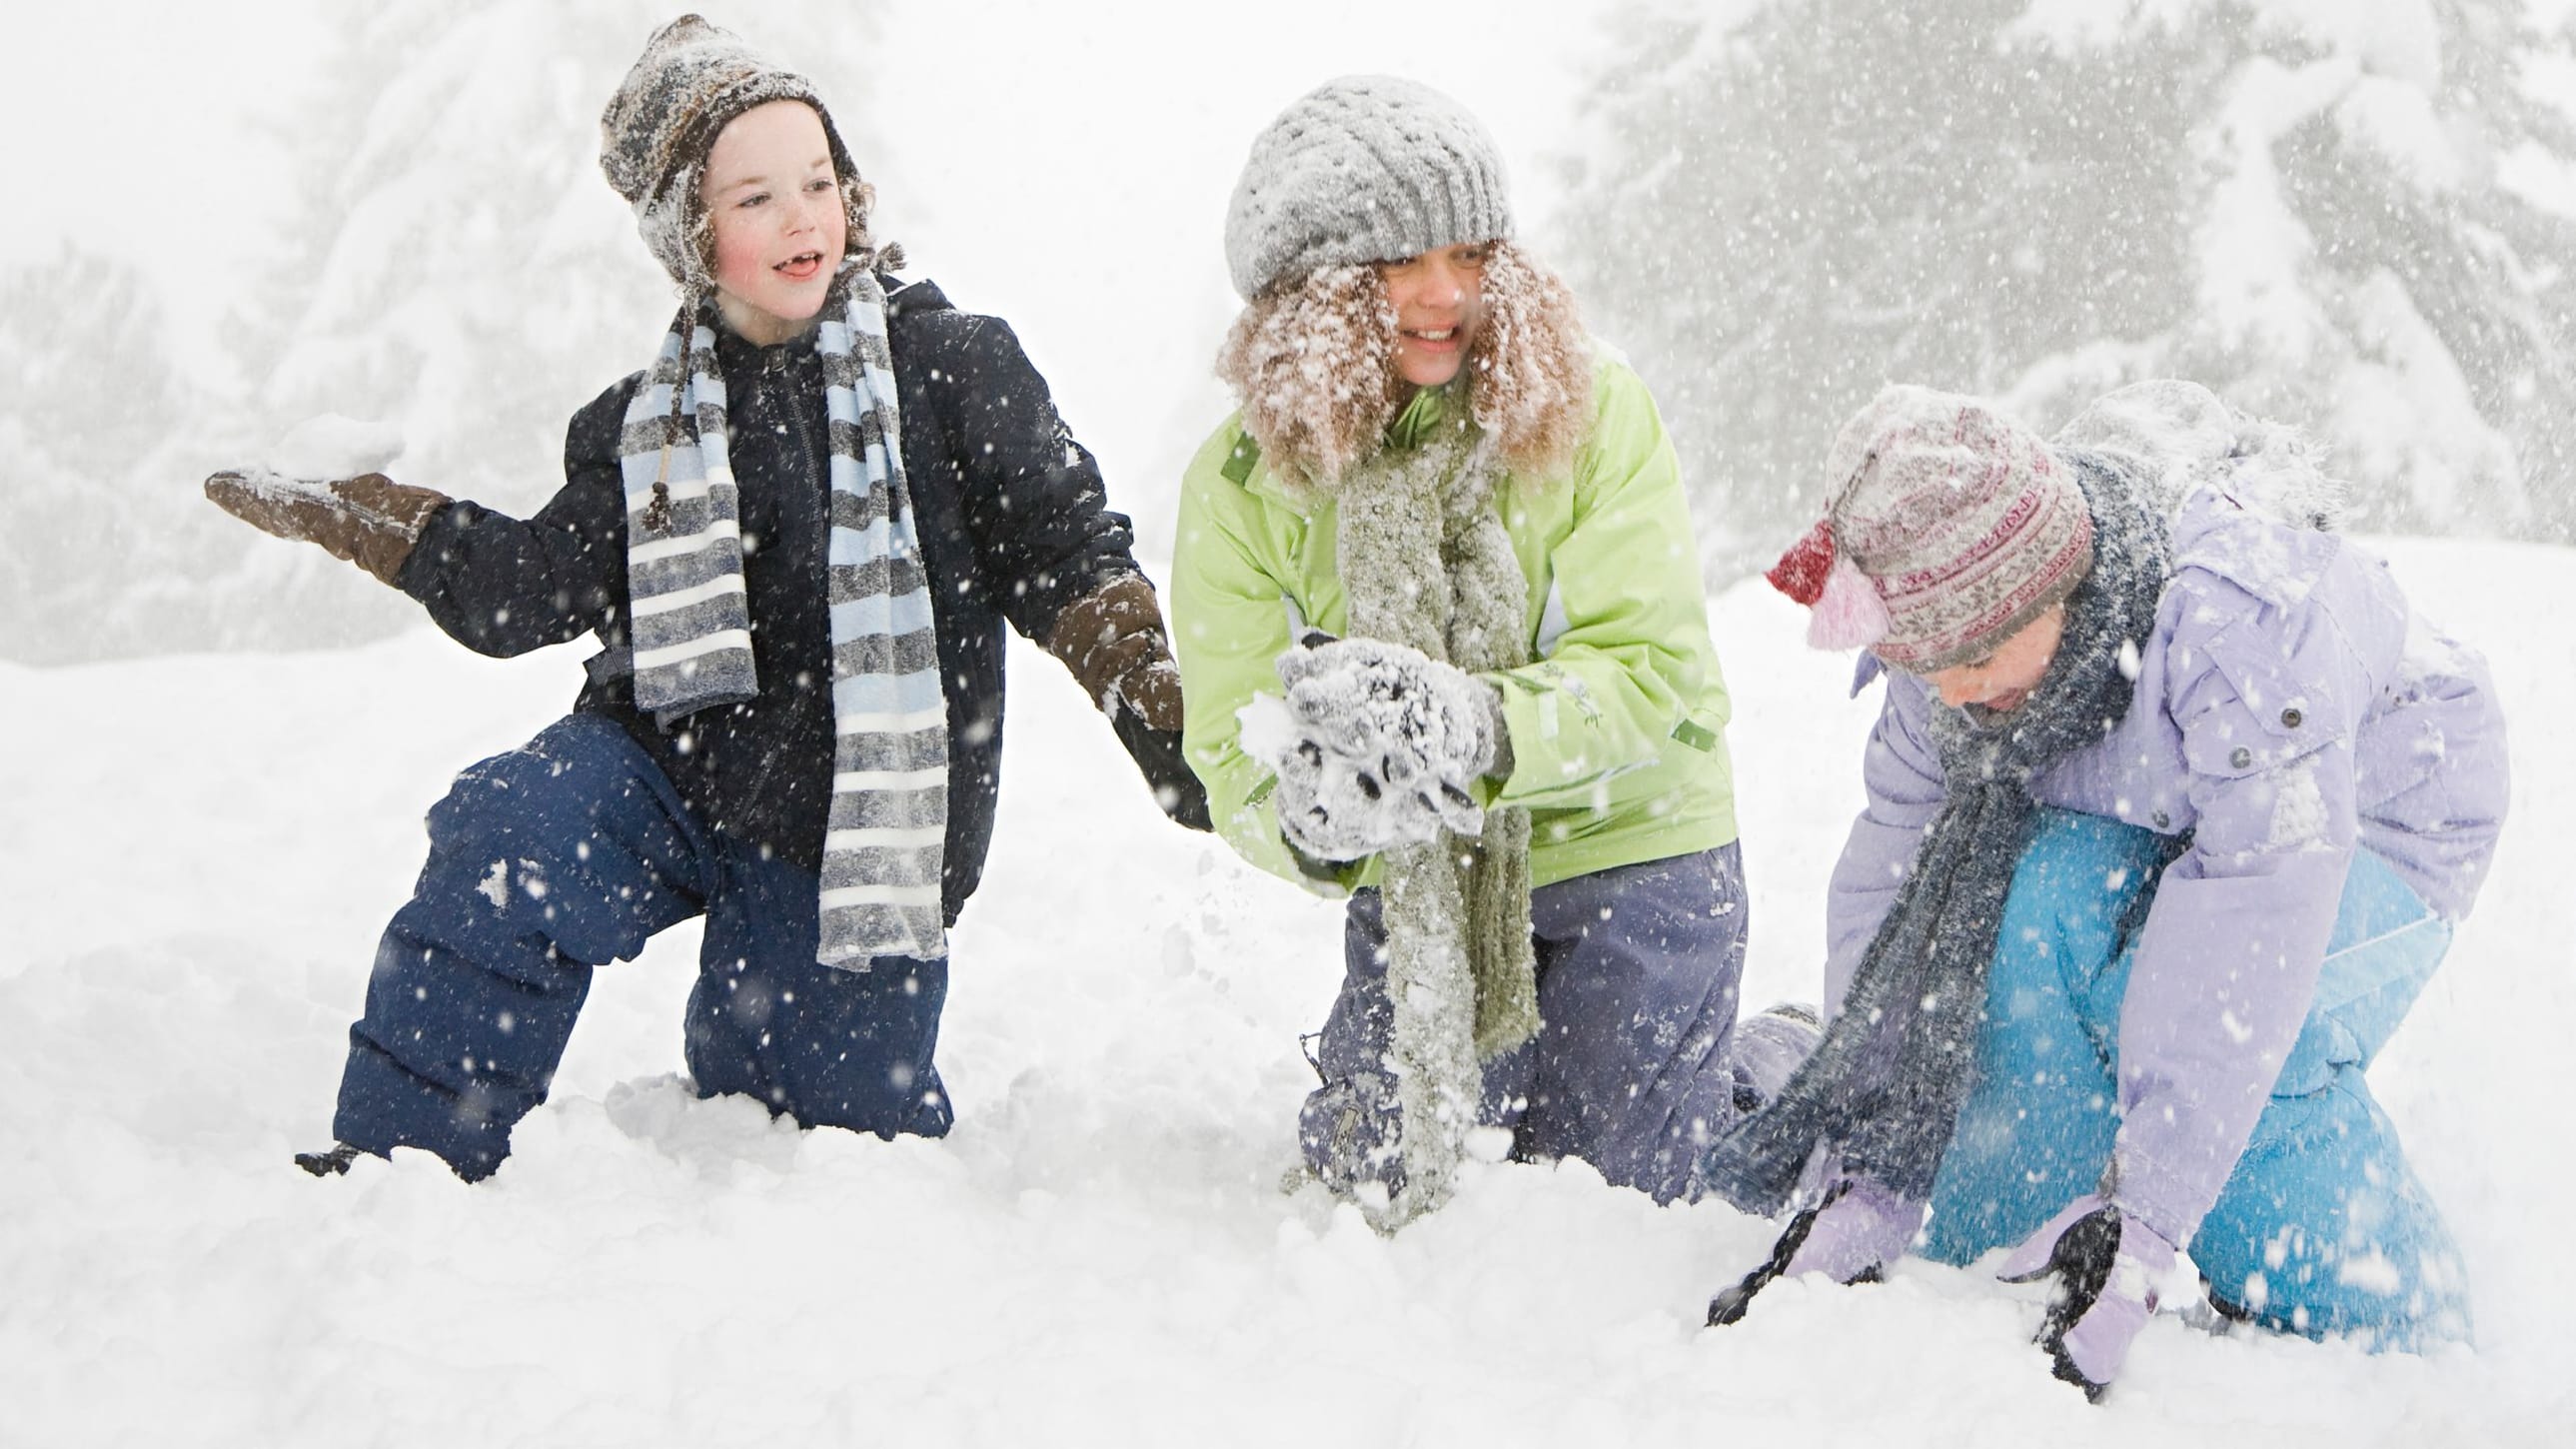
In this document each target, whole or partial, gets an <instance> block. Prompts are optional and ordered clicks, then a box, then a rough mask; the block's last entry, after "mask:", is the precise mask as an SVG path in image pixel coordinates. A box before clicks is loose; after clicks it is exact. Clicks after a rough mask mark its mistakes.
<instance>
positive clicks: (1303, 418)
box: [1216, 241, 1592, 489]
mask: <svg viewBox="0 0 2576 1449" xmlns="http://www.w3.org/2000/svg"><path fill="white" fill-rule="evenodd" d="M1482 292H1483V298H1484V321H1483V323H1482V325H1480V326H1479V327H1478V328H1477V329H1476V335H1475V338H1474V340H1473V341H1472V342H1471V343H1470V344H1469V345H1468V351H1467V366H1466V376H1467V389H1468V409H1469V411H1470V413H1471V414H1472V415H1473V416H1474V417H1475V419H1476V423H1477V425H1478V426H1479V427H1481V428H1483V429H1484V431H1485V434H1486V436H1487V437H1489V438H1491V439H1492V440H1493V444H1494V448H1495V450H1496V452H1497V454H1498V455H1499V456H1500V458H1501V460H1502V462H1503V464H1504V466H1506V467H1508V468H1510V469H1512V470H1513V471H1514V472H1519V473H1525V474H1529V475H1533V476H1545V475H1547V474H1550V473H1553V472H1556V471H1558V470H1559V469H1561V468H1562V467H1563V466H1564V465H1565V464H1566V463H1567V462H1569V461H1571V460H1572V458H1573V456H1574V450H1575V448H1576V447H1577V446H1578V445H1580V444H1581V442H1582V441H1583V435H1584V431H1585V429H1586V427H1587V426H1588V424H1589V423H1590V421H1591V403H1592V354H1591V347H1590V344H1589V342H1588V341H1587V339H1586V337H1585V335H1584V331H1583V322H1582V318H1581V316H1580V315H1579V314H1578V313H1577V312H1576V310H1575V305H1574V294H1573V293H1572V292H1571V291H1569V290H1567V288H1566V285H1565V283H1564V282H1563V281H1562V280H1561V279H1559V278H1558V277H1557V275H1556V274H1555V273H1554V272H1551V271H1549V270H1548V269H1547V268H1546V267H1545V266H1543V265H1541V264H1540V263H1539V262H1538V260H1537V259H1536V258H1534V257H1532V256H1531V255H1530V254H1529V253H1528V252H1526V251H1523V250H1522V249H1521V248H1520V247H1518V246H1516V245H1514V244H1513V243H1511V242H1508V241H1500V242H1496V243H1495V244H1494V248H1493V251H1492V253H1491V255H1489V256H1488V257H1487V258H1486V261H1485V269H1484V276H1483V286H1482ZM1395 336H1396V317H1395V307H1394V305H1393V304H1392V303H1390V302H1389V301H1388V300H1387V295H1386V285H1385V282H1384V280H1383V279H1382V278H1381V277H1380V275H1379V271H1378V268H1377V267H1375V266H1373V265H1361V266H1341V267H1319V268H1317V269H1315V270H1314V271H1311V272H1308V273H1306V274H1305V275H1304V276H1302V277H1299V278H1296V279H1295V280H1293V281H1290V282H1288V283H1286V284H1284V285H1281V286H1277V287H1274V288H1272V289H1271V290H1269V291H1267V292H1264V293H1262V294H1261V295H1260V296H1259V297H1257V298H1255V299H1254V300H1253V301H1252V302H1251V303H1249V304H1247V305H1246V306H1245V307H1244V309H1243V312H1242V314H1241V315H1239V316H1237V317H1236V318H1235V319H1234V325H1233V326H1232V327H1230V328H1228V329H1227V331H1226V337H1225V345H1224V347H1223V348H1221V349H1220V350H1219V351H1218V353H1217V359H1216V374H1217V376H1218V377H1219V378H1221V379H1223V380H1224V382H1225V384H1226V385H1227V386H1228V387H1229V388H1231V389H1233V391H1234V395H1235V399H1236V401H1237V402H1238V403H1239V404H1240V405H1241V406H1242V409H1243V426H1244V429H1245V431H1247V432H1249V433H1250V434H1252V437H1253V440H1254V441H1255V442H1258V443H1259V444H1260V445H1261V451H1262V455H1263V456H1264V457H1266V458H1268V459H1270V460H1271V466H1272V467H1273V468H1274V469H1277V470H1279V471H1280V472H1282V473H1283V475H1285V476H1288V477H1290V478H1292V479H1294V480H1296V481H1299V482H1301V483H1307V484H1312V485H1317V486H1321V487H1323V488H1326V489H1330V488H1331V487H1332V486H1333V484H1334V483H1335V482H1336V481H1338V480H1339V479H1340V477H1341V475H1342V471H1343V470H1344V469H1346V468H1348V467H1350V466H1351V465H1352V464H1354V463H1358V462H1361V461H1363V460H1365V459H1367V458H1369V457H1371V456H1373V455H1375V454H1376V453H1377V452H1378V450H1379V449H1380V448H1382V447H1384V446H1385V440H1386V430H1387V426H1388V424H1390V423H1392V422H1394V421H1395V417H1396V414H1397V412H1398V411H1399V410H1400V409H1401V408H1402V407H1403V405H1404V403H1405V401H1406V400H1407V399H1408V398H1409V397H1410V396H1411V394H1412V388H1411V385H1410V384H1408V383H1406V382H1405V381H1404V378H1403V376H1402V375H1401V374H1399V373H1398V372H1397V371H1396V359H1395Z"/></svg>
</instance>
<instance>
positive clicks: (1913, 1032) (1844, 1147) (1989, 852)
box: [1702, 450, 2171, 1214]
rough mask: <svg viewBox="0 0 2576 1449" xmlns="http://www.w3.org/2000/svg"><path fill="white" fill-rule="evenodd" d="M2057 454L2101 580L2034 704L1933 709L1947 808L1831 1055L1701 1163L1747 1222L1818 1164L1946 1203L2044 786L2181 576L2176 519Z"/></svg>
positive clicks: (2094, 736)
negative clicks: (2036, 790) (1943, 1181)
mask: <svg viewBox="0 0 2576 1449" xmlns="http://www.w3.org/2000/svg"><path fill="white" fill-rule="evenodd" d="M2059 456H2060V457H2062V458H2064V459H2066V460H2067V461H2068V462H2070V463H2072V464H2073V465H2074V468H2075V476H2076V480H2077V482H2078V483H2079V484H2080V485H2081V487H2082V488H2083V490H2084V497H2085V501H2086V503H2087V504H2088V505H2089V506H2090V508H2091V511H2092V515H2093V568H2092V572H2091V573H2090V574H2088V575H2087V576H2086V578H2085V580H2084V582H2083V583H2082V584H2080V585H2078V586H2077V588H2076V590H2075V593H2074V595H2073V596H2072V597H2071V598H2070V599H2069V600H2068V601H2067V609H2066V632H2065V636H2064V640H2063V642H2061V643H2060V644H2059V645H2058V649H2057V654H2056V657H2055V658H2054V659H2053V660H2052V661H2051V663H2050V665H2049V667H2048V672H2047V674H2046V675H2045V676H2043V677H2042V679H2041V680H2040V683H2039V686H2038V688H2036V689H2035V690H2033V691H2032V692H2031V695H2030V697H2029V698H2028V699H2027V700H2025V701H2023V702H2022V704H2021V705H2020V707H2018V708H2016V709H2014V710H2012V711H2011V712H2010V713H2008V714H2003V715H1998V716H1990V717H1988V718H1986V719H1983V720H1980V719H1978V718H1976V717H1974V716H1972V715H1971V713H1970V712H1969V711H1967V710H1958V709H1943V708H1936V709H1935V710H1934V711H1933V720H1932V733H1933V739H1934V742H1935V744H1936V745H1937V746H1938V747H1939V750H1940V755H1941V773H1942V784H1943V796H1944V799H1943V803H1942V806H1941V811H1940V813H1939V814H1938V815H1937V816H1935V817H1934V818H1933V821H1932V824H1931V826H1930V828H1929V829H1927V830H1926V831H1925V832H1924V836H1923V843H1922V845H1921V847H1920V848H1919V850H1918V851H1917V853H1916V855H1915V858H1914V870H1913V872H1912V874H1910V875H1909V876H1907V877H1906V880H1905V884H1904V885H1903V886H1902V887H1901V888H1900V889H1899V890H1898V892H1897V896H1896V902H1895V904H1894V905H1893V906H1891V907H1890V908H1889V910H1888V913H1887V917H1886V919H1885V920H1884V921H1882V922H1880V924H1879V928H1878V934H1877V935H1876V936H1875V937H1873V938H1872V939H1871V941H1870V943H1869V949H1868V951H1867V953H1866V954H1865V955H1863V956H1862V957H1861V962H1860V966H1859V969H1858V971H1857V972H1856V973H1855V974H1854V976H1853V978H1852V985H1851V990H1850V993H1849V995H1848V996H1847V997H1846V998H1845V1000H1844V1001H1843V1005H1842V1010H1841V1012H1840V1014H1838V1015H1837V1016H1835V1018H1834V1021H1833V1025H1832V1026H1831V1027H1829V1028H1827V1030H1826V1032H1825V1038H1824V1041H1823V1043H1822V1044H1821V1045H1819V1046H1818V1047H1817V1048H1816V1051H1815V1053H1814V1055H1812V1056H1810V1057H1809V1058H1808V1059H1807V1061H1806V1062H1805V1063H1804V1064H1803V1065H1802V1066H1800V1067H1799V1069H1798V1070H1797V1072H1796V1073H1795V1074H1794V1075H1793V1076H1791V1078H1790V1079H1789V1083H1788V1085H1787V1086H1786V1087H1784V1088H1782V1089H1781V1092H1780V1095H1779V1096H1778V1097H1777V1098H1775V1099H1774V1100H1773V1101H1772V1102H1771V1103H1770V1104H1769V1105H1768V1106H1766V1107H1765V1108H1764V1109H1763V1110H1762V1111H1760V1112H1757V1113H1755V1114H1754V1115H1753V1116H1751V1117H1749V1118H1747V1119H1745V1120H1744V1121H1743V1122H1742V1123H1740V1124H1738V1125H1737V1126H1736V1127H1735V1129H1734V1130H1733V1131H1732V1132H1730V1133H1728V1135H1726V1136H1725V1137H1723V1138H1721V1139H1719V1141H1718V1143H1717V1145H1716V1146H1714V1147H1713V1148H1711V1149H1710V1151H1709V1154H1708V1157H1707V1159H1706V1160H1705V1162H1704V1163H1703V1165H1702V1166H1703V1171H1704V1173H1705V1175H1706V1179H1707V1182H1708V1185H1709V1186H1710V1187H1711V1188H1712V1189H1714V1190H1715V1191H1717V1192H1718V1193H1720V1194H1721V1195H1723V1196H1725V1197H1726V1198H1727V1199H1729V1200H1730V1201H1732V1202H1734V1203H1735V1204H1736V1205H1737V1206H1738V1207H1741V1208H1743V1209H1744V1210H1746V1211H1748V1212H1755V1213H1763V1214H1771V1213H1777V1212H1778V1211H1780V1210H1781V1209H1782V1208H1783V1207H1784V1206H1786V1205H1787V1204H1788V1202H1789V1199H1790V1197H1791V1195H1792V1194H1793V1193H1794V1192H1796V1191H1797V1189H1798V1187H1799V1185H1800V1183H1801V1182H1802V1181H1803V1180H1806V1178H1807V1173H1808V1170H1809V1167H1810V1164H1811V1163H1813V1162H1815V1161H1816V1160H1817V1159H1818V1158H1819V1157H1821V1158H1822V1163H1821V1165H1822V1167H1823V1168H1824V1170H1825V1172H1826V1174H1827V1176H1828V1178H1830V1177H1833V1176H1843V1177H1858V1178H1864V1179H1868V1180H1870V1181H1874V1182H1877V1183H1879V1184H1880V1185H1882V1186H1884V1187H1886V1188H1887V1189H1889V1190H1890V1191H1892V1192H1894V1193H1895V1194H1897V1195H1898V1196H1899V1197H1902V1198H1904V1199H1905V1200H1906V1201H1909V1202H1923V1201H1926V1200H1928V1199H1929V1198H1930V1196H1931V1192H1932V1182H1933V1178H1934V1176H1935V1174H1937V1173H1938V1172H1939V1170H1940V1167H1941V1159H1942V1157H1943V1155H1944V1154H1946V1153H1947V1152H1948V1151H1949V1148H1950V1138H1951V1134H1952V1132H1953V1131H1954V1130H1955V1129H1956V1126H1957V1122H1958V1115H1959V1107H1960V1105H1961V1104H1962V1103H1963V1102H1965V1101H1966V1100H1967V1095H1968V1091H1969V1089H1970V1087H1971V1086H1972V1085H1973V1084H1974V1078H1975V1074H1976V1059H1977V1025H1978V1020H1979V1017H1980V1015H1981V1013H1982V1011H1983V1009H1984V1006H1985V1000H1986V971H1987V967H1988V966H1989V965H1990V964H1991V963H1992V961H1993V959H1994V952H1995V933H1996V930H1997V928H1998V927H1999V925H2000V923H2001V921H2002V918H2003V907H2004V897H2005V895H2006V893H2007V892H2008V891H2010V889H2011V887H2012V878H2013V871H2014V870H2015V868H2016V867H2017V866H2018V865H2019V864H2020V860H2021V851H2022V846H2023V844H2024V843H2025V840H2026V838H2027V832H2028V828H2029V825H2030V821H2031V817H2032V806H2031V798H2030V782H2031V781H2032V780H2033V779H2035V778H2037V777H2038V776H2039V775H2040V774H2041V773H2042V772H2043V771H2045V770H2046V769H2048V767H2049V766H2051V765H2053V764H2055V763H2056V762H2057V761H2059V760H2061V759H2064V758H2065V757H2066V756H2067V755H2069V754H2071V753H2073V752H2074V751H2076V750H2079V749H2082V748H2083V747H2085V746H2087V745H2090V744H2093V743H2095V742H2097V741H2099V740H2100V739H2102V737H2103V736H2104V735H2106V734H2108V733H2109V732H2110V730H2111V729H2112V728H2113V727H2114V726H2116V725H2117V724H2118V723H2119V721H2120V719H2121V717H2122V716H2123V715H2125V714H2127V713H2128V709H2129V702H2130V694H2131V688H2132V686H2131V679H2130V675H2129V673H2128V670H2127V669H2124V667H2123V664H2122V659H2123V655H2124V654H2129V655H2130V657H2132V658H2134V654H2133V653H2132V651H2131V650H2130V649H2129V648H2126V647H2124V646H2134V645H2136V644H2138V643H2141V642H2143V641H2144V640H2145V639H2146V638H2147V637H2148V636H2149V635H2150V634H2151V633H2152V632H2153V630H2154V628H2155V619H2156V604H2157V601H2158V600H2159V599H2160V598H2162V597H2163V594H2164V586H2165V581H2166V578H2167V576H2168V574H2169V573H2170V572H2171V565H2170V554H2171V543H2170V536H2169V535H2170V530H2169V528H2168V526H2167V522H2166V519H2165V517H2164V515H2163V513H2162V511H2161V510H2158V509H2156V508H2154V507H2153V506H2152V505H2151V504H2149V503H2148V502H2147V501H2146V499H2145V497H2144V496H2143V492H2142V490H2140V489H2139V488H2138V487H2137V486H2136V485H2135V483H2134V482H2133V480H2132V479H2131V478H2130V477H2129V476H2128V475H2127V474H2126V473H2124V472H2122V471H2120V470H2119V469H2118V468H2117V467H2116V465H2114V464H2112V463H2111V462H2110V461H2109V460H2107V459H2105V458H2102V457H2100V456H2098V455H2092V454H2085V453H2076V452H2071V451H2067V450H2060V453H2059ZM2134 667H2135V666H2134V664H2132V665H2129V666H2128V668H2129V669H2133V668H2134Z"/></svg>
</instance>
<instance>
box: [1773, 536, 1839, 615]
mask: <svg viewBox="0 0 2576 1449" xmlns="http://www.w3.org/2000/svg"><path fill="white" fill-rule="evenodd" d="M1833 566H1834V521H1833V520H1832V519H1830V518H1827V519H1821V520H1819V521H1818V522H1817V524H1816V526H1815V527H1813V528H1811V529H1808V530H1807V535H1806V537H1804V538H1801V539H1799V540H1798V541H1797V542H1796V543H1794V544H1792V545H1790V548H1789V551H1788V552H1787V553H1784V554H1782V555H1780V561H1779V562H1778V563H1775V564H1773V565H1772V566H1771V567H1770V569H1769V570H1767V571H1766V572H1765V573H1764V574H1763V575H1762V577H1764V578H1766V579H1769V580H1770V581H1771V587H1773V588H1775V589H1778V590H1779V591H1780V592H1782V593H1784V594H1787V595H1788V596H1789V597H1790V598H1792V599H1795V600H1797V601H1798V602H1799V603H1801V604H1805V605H1806V606H1808V607H1809V608H1814V607H1815V603H1816V600H1817V599H1818V598H1819V597H1821V596H1822V595H1823V594H1824V591H1825V576H1826V575H1827V574H1828V573H1830V572H1832V570H1833Z"/></svg>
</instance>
